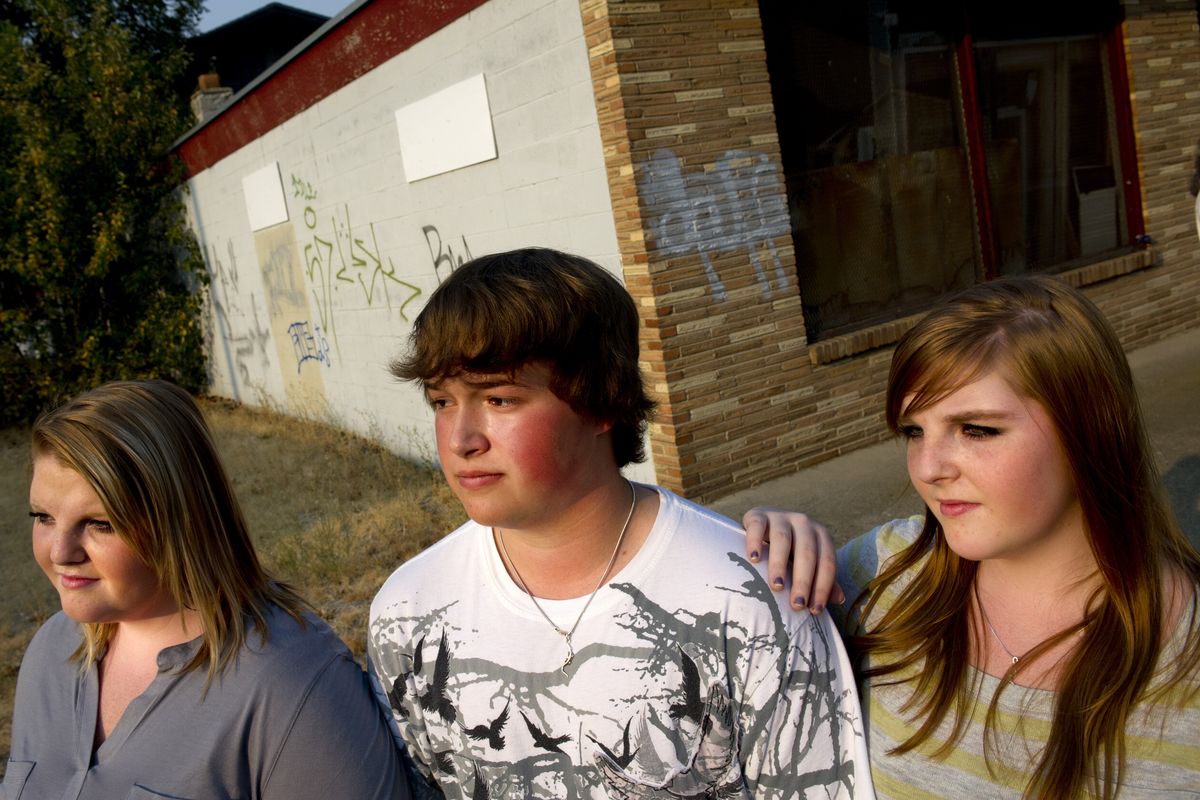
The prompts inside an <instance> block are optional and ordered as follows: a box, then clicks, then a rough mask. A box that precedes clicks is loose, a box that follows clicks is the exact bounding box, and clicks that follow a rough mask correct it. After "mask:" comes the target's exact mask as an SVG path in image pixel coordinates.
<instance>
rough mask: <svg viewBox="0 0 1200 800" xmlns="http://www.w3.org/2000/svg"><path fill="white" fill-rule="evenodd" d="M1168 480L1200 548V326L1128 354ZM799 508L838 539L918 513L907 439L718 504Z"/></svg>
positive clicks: (737, 510)
mask: <svg viewBox="0 0 1200 800" xmlns="http://www.w3.org/2000/svg"><path fill="white" fill-rule="evenodd" d="M1129 363H1130V364H1131V365H1132V367H1133V372H1134V377H1135V378H1136V380H1137V384H1138V391H1139V393H1140V396H1141V401H1142V409H1143V411H1144V412H1145V415H1146V422H1147V424H1148V426H1149V428H1150V437H1151V441H1152V443H1153V445H1154V448H1155V454H1156V456H1157V457H1158V463H1159V468H1160V469H1161V470H1162V472H1163V482H1164V484H1165V485H1166V489H1167V492H1168V494H1169V495H1170V498H1171V504H1172V506H1173V507H1174V508H1175V514H1176V516H1177V517H1178V518H1179V522H1180V525H1182V527H1183V530H1184V532H1185V533H1187V535H1188V536H1189V538H1190V539H1191V540H1192V543H1193V544H1195V545H1196V546H1197V547H1200V329H1195V330H1192V331H1189V332H1187V333H1183V334H1179V335H1177V336H1173V337H1171V338H1170V339H1166V340H1164V341H1161V342H1158V343H1156V344H1152V345H1150V346H1148V347H1144V348H1142V349H1140V350H1136V351H1134V352H1132V353H1130V354H1129ZM756 505H770V506H779V507H782V508H790V509H797V510H800V511H804V512H805V513H807V514H810V515H811V516H813V517H814V518H816V519H818V520H820V521H821V522H823V523H824V524H825V525H827V526H828V527H829V528H830V530H831V531H832V532H833V536H834V539H835V541H837V542H838V543H839V544H840V543H841V542H844V541H846V540H847V539H849V538H852V537H853V536H856V535H858V534H859V533H862V532H864V531H867V530H870V529H871V528H872V527H874V526H875V525H878V524H879V523H880V522H883V521H885V520H889V519H893V518H895V517H901V516H906V515H908V514H914V513H920V512H921V510H922V505H921V500H920V498H919V497H917V494H916V492H915V491H913V488H912V486H910V485H909V482H908V475H907V472H906V469H905V464H904V446H903V444H902V443H901V442H899V441H888V442H883V443H882V444H877V445H874V446H872V447H867V448H864V449H862V450H857V451H855V452H853V453H850V454H848V455H845V456H841V457H839V458H835V459H832V460H830V461H826V462H824V463H822V464H818V465H817V466H815V467H810V468H808V469H805V470H802V471H800V472H797V473H795V474H794V475H788V476H785V477H782V478H777V479H775V480H772V481H768V482H766V483H763V484H760V485H758V486H754V487H751V488H748V489H743V490H740V491H737V492H734V493H733V494H731V495H728V496H726V497H723V498H721V499H720V500H718V501H716V502H715V503H712V504H711V506H712V508H713V509H715V510H716V511H719V512H721V513H722V514H726V515H728V516H730V517H733V518H734V519H740V518H741V515H742V513H743V512H745V511H746V509H748V508H750V507H751V506H756Z"/></svg>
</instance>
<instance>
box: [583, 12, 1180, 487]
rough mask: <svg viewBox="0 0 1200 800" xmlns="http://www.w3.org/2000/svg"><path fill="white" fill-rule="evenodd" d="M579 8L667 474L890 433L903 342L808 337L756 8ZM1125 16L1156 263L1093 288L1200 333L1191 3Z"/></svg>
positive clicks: (1154, 332) (1156, 330)
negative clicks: (887, 422)
mask: <svg viewBox="0 0 1200 800" xmlns="http://www.w3.org/2000/svg"><path fill="white" fill-rule="evenodd" d="M580 8H581V12H582V16H583V23H584V34H585V39H586V42H587V47H588V51H589V59H590V64H591V71H592V81H593V88H594V91H595V96H596V105H597V109H598V114H599V122H600V135H601V139H602V142H603V147H604V156H605V162H606V170H607V175H608V181H609V190H610V195H611V198H612V203H613V209H614V215H615V219H616V226H617V238H618V244H619V248H620V254H621V261H622V266H623V270H624V274H625V279H626V284H627V286H628V287H629V289H630V291H631V292H632V293H633V294H634V296H635V298H636V299H637V301H638V303H639V305H640V307H641V310H642V313H643V318H644V320H645V323H646V324H645V327H646V333H645V339H644V343H643V347H644V356H643V358H644V361H643V368H644V370H645V372H646V374H647V376H648V377H649V378H650V380H651V383H652V384H653V386H654V389H655V392H656V394H657V397H658V399H659V401H660V409H659V414H658V417H657V419H656V421H655V423H654V425H653V426H652V429H651V443H652V451H653V453H654V461H655V467H656V471H657V475H658V480H659V482H660V483H662V484H663V485H666V486H669V487H671V488H673V489H676V490H678V491H681V492H683V493H684V494H686V495H687V496H689V497H692V498H696V499H700V500H705V499H711V498H714V497H718V496H720V495H722V494H726V493H728V492H729V491H732V490H734V489H736V488H744V487H745V486H747V485H750V484H752V483H757V482H760V481H762V480H766V479H769V478H772V477H776V476H778V475H781V474H785V473H788V472H792V471H795V470H796V469H799V468H802V467H804V466H807V465H810V464H812V463H816V462H818V461H821V460H824V459H827V458H830V457H833V456H836V455H841V454H843V453H846V452H849V451H850V450H853V449H856V448H858V447H862V446H864V445H867V444H871V443H874V442H876V441H879V440H881V439H883V438H885V437H886V436H887V435H888V434H887V432H886V430H885V429H884V426H883V422H882V414H881V409H882V393H883V388H884V384H885V381H886V372H887V365H888V362H889V360H890V358H891V348H890V347H887V346H884V347H875V344H876V342H875V340H874V338H873V337H872V336H871V335H869V333H870V332H864V333H863V334H862V335H861V336H859V337H858V338H863V337H866V338H865V339H864V341H867V340H870V341H869V342H868V344H869V345H870V346H871V347H874V349H866V350H865V352H860V353H855V351H856V350H861V349H863V348H860V347H858V346H857V345H854V344H853V342H850V341H849V340H847V342H843V343H841V344H847V345H848V346H847V347H845V348H838V347H832V345H834V344H837V343H836V342H822V343H821V345H822V346H823V347H825V349H826V350H830V352H831V353H833V357H832V358H828V357H824V356H823V355H822V354H821V353H820V352H818V348H813V349H812V352H811V353H810V348H809V347H808V345H807V343H806V341H805V334H804V324H803V319H802V312H801V305H800V297H799V293H798V288H797V285H796V280H795V269H796V265H795V256H794V253H793V249H792V245H791V235H790V231H789V230H788V229H787V226H788V219H787V201H786V196H785V193H784V192H785V190H784V187H783V182H782V170H781V166H780V156H779V144H778V134H777V132H776V129H775V124H774V112H773V104H772V100H771V94H770V86H769V82H768V76H767V70H766V61H765V48H764V44H763V39H762V28H761V22H760V20H759V16H758V6H757V3H756V2H753V0H710V2H703V1H701V0H660V2H619V1H618V0H581V3H580ZM1127 11H1128V17H1129V20H1128V23H1127V36H1126V43H1127V59H1128V62H1129V80H1130V83H1131V86H1132V92H1133V112H1134V115H1135V125H1136V135H1137V141H1138V151H1139V166H1140V178H1141V188H1142V193H1143V198H1144V211H1145V214H1144V216H1145V223H1146V230H1147V233H1149V234H1150V235H1151V236H1152V237H1153V239H1154V241H1155V243H1156V250H1155V263H1154V265H1153V266H1152V267H1150V268H1149V269H1145V270H1142V271H1137V272H1134V273H1132V274H1128V275H1122V276H1120V277H1114V278H1106V279H1105V280H1102V281H1100V282H1098V283H1095V284H1093V285H1090V286H1088V287H1087V289H1086V291H1088V293H1089V294H1090V295H1091V296H1092V297H1094V298H1095V299H1096V301H1097V302H1098V303H1099V304H1100V305H1101V306H1102V307H1103V308H1104V310H1105V312H1106V313H1107V314H1108V315H1109V316H1110V318H1111V319H1112V320H1113V322H1114V324H1115V325H1116V326H1117V328H1118V331H1119V332H1120V334H1121V336H1122V337H1123V340H1124V341H1125V342H1126V343H1127V345H1128V346H1131V347H1134V346H1139V345H1143V344H1147V343H1149V342H1151V341H1155V340H1157V339H1160V338H1162V337H1164V336H1167V335H1170V334H1171V333H1175V332H1178V331H1181V330H1184V329H1186V328H1189V327H1193V326H1195V325H1197V324H1200V291H1198V290H1200V270H1198V269H1197V265H1196V245H1197V239H1196V233H1195V225H1194V222H1193V206H1192V199H1191V198H1190V197H1189V196H1188V194H1187V186H1188V181H1189V179H1190V176H1191V167H1192V159H1193V147H1194V145H1195V143H1196V141H1197V139H1198V138H1200V124H1198V123H1200V89H1197V88H1196V86H1197V85H1200V84H1198V82H1197V80H1195V78H1200V72H1198V71H1197V70H1200V36H1198V34H1197V30H1196V12H1195V9H1194V7H1193V5H1192V3H1191V2H1167V1H1166V0H1155V1H1154V2H1141V3H1133V2H1131V3H1129V4H1128V8H1127ZM1139 263H1141V262H1140V261H1139ZM1117 271H1123V270H1117ZM1094 272H1096V274H1098V275H1108V274H1111V272H1112V271H1105V270H1100V271H1094ZM1087 274H1091V273H1086V274H1085V272H1083V271H1081V272H1080V273H1078V274H1077V275H1076V276H1075V277H1076V278H1077V279H1078V278H1079V277H1080V276H1083V277H1085V278H1086V275H1087ZM893 327H896V329H897V330H899V329H902V328H903V327H904V325H899V326H896V325H895V324H893ZM876 338H877V337H876ZM887 338H890V337H884V338H883V341H884V342H886V339H887ZM831 347H832V349H830V348H831ZM835 350H837V351H838V352H836V353H835V352H833V351H835ZM843 350H844V351H845V352H844V353H843V352H841V351H843ZM843 354H846V355H849V357H846V358H840V359H838V358H837V356H839V355H843ZM810 356H811V357H810ZM823 361H828V362H829V363H820V362H823Z"/></svg>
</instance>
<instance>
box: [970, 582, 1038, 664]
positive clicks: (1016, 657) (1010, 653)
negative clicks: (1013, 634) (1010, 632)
mask: <svg viewBox="0 0 1200 800" xmlns="http://www.w3.org/2000/svg"><path fill="white" fill-rule="evenodd" d="M971 588H972V589H973V590H974V591H975V605H977V606H979V614H980V616H982V617H983V624H984V625H987V629H988V630H989V631H991V632H992V636H995V637H996V641H997V642H998V643H999V644H1000V649H1002V650H1003V651H1004V652H1006V653H1008V657H1009V658H1011V659H1012V662H1013V663H1014V664H1016V663H1017V662H1018V661H1020V660H1021V658H1022V656H1019V655H1017V654H1016V653H1014V652H1013V651H1012V650H1009V649H1008V645H1006V644H1005V643H1004V640H1003V639H1001V638H1000V634H998V633H996V629H995V628H993V627H992V621H991V620H990V619H988V615H987V612H986V611H984V610H983V601H982V600H980V599H979V584H978V583H976V582H974V581H972V582H971ZM1026 655H1028V653H1026Z"/></svg>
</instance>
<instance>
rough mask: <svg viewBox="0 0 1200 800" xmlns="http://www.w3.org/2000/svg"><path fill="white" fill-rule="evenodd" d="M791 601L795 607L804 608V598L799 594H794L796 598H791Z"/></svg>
mask: <svg viewBox="0 0 1200 800" xmlns="http://www.w3.org/2000/svg"><path fill="white" fill-rule="evenodd" d="M792 603H793V605H795V606H796V608H804V598H803V597H801V596H800V595H796V599H795V600H793V601H792Z"/></svg>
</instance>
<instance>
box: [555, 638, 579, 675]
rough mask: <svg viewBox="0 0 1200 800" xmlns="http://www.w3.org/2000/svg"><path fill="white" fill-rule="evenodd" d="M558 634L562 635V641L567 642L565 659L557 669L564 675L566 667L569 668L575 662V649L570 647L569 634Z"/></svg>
mask: <svg viewBox="0 0 1200 800" xmlns="http://www.w3.org/2000/svg"><path fill="white" fill-rule="evenodd" d="M559 633H562V634H563V639H565V640H566V642H567V657H566V658H565V659H563V663H562V666H561V667H559V668H558V669H559V671H560V672H561V673H562V674H563V675H566V674H567V667H569V666H570V665H571V662H572V661H574V660H575V648H573V647H571V634H569V633H563V632H562V631H559Z"/></svg>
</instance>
